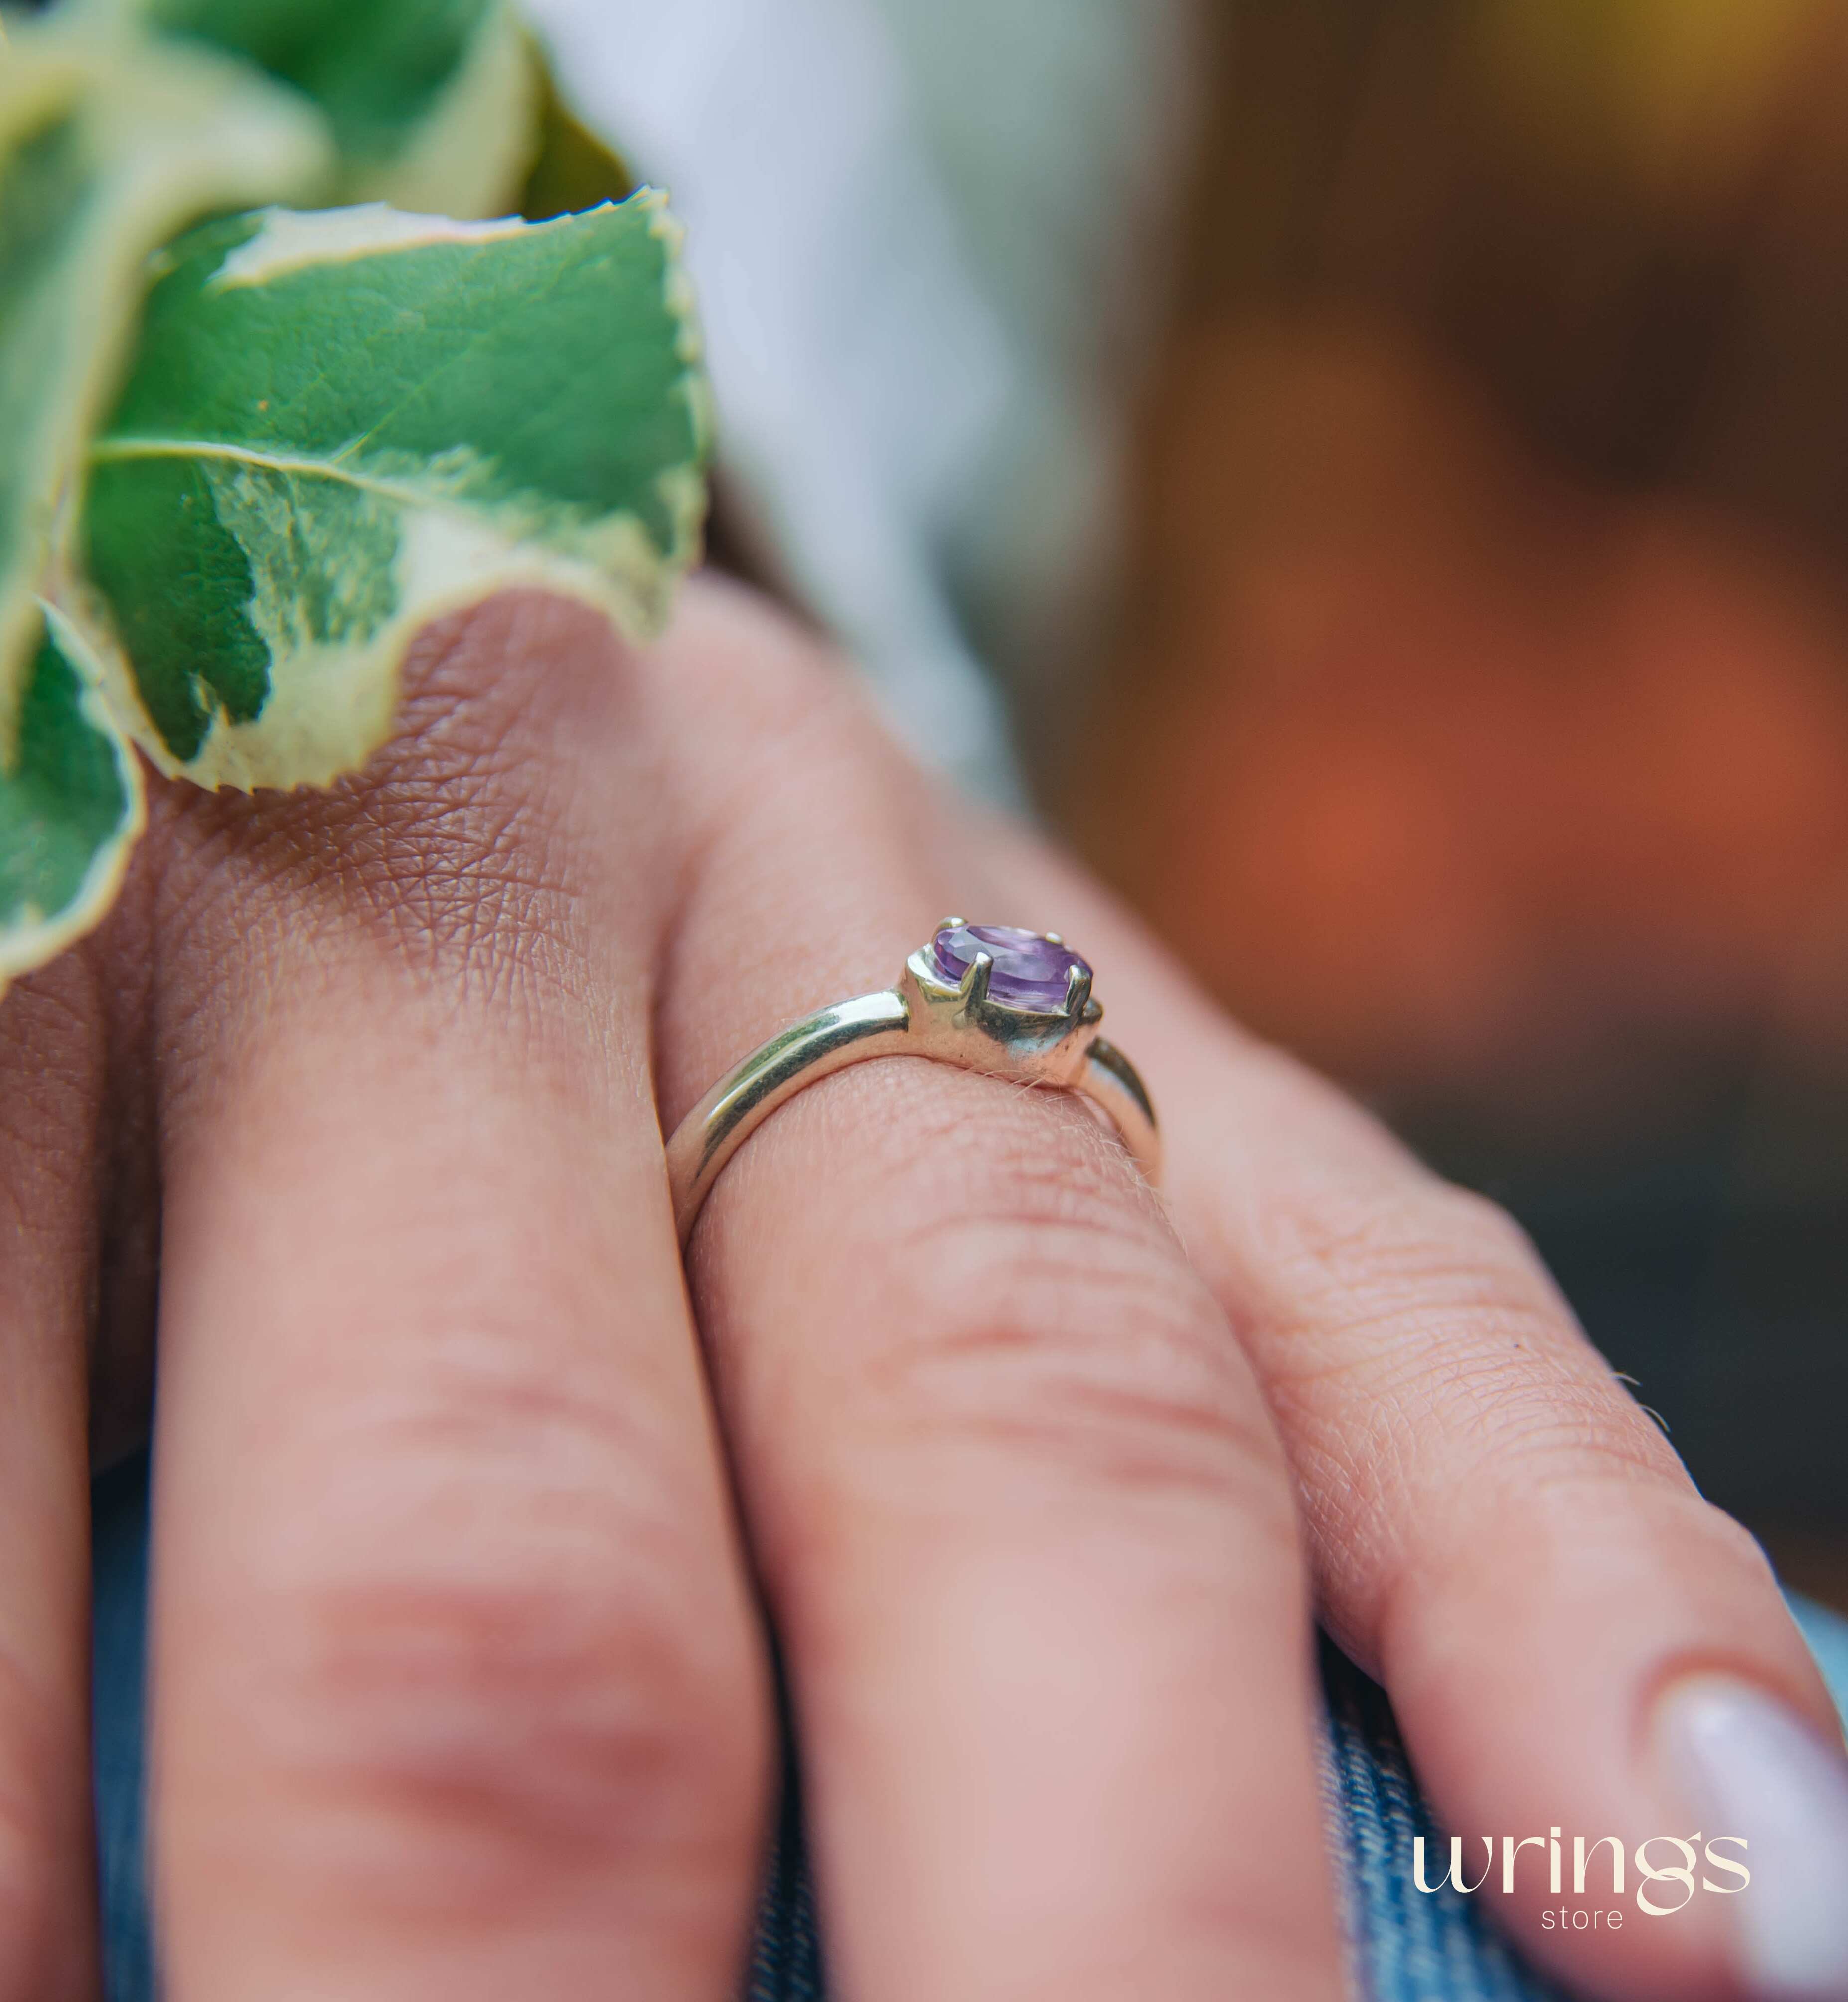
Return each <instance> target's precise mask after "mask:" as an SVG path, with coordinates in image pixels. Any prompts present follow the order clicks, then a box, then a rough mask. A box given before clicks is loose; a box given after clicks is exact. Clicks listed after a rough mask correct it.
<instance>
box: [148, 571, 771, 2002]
mask: <svg viewBox="0 0 1848 2002" xmlns="http://www.w3.org/2000/svg"><path fill="white" fill-rule="evenodd" d="M629 680H630V675H629V668H628V666H627V664H626V660H625V658H624V657H623V656H622V654H620V652H619V650H617V649H616V648H615V645H614V643H613V641H612V640H611V639H610V638H609V637H608V634H607V633H606V631H605V630H604V629H603V628H602V627H601V624H600V623H599V622H597V621H595V620H594V619H589V618H588V617H587V616H585V615H583V614H581V613H580V612H576V611H574V610H573V609H570V608H569V607H565V606H563V605H557V604H555V603H553V602H549V601H546V600H540V599H534V598H524V599H511V600H504V601H500V602H497V603H496V604H495V605H491V606H490V607H488V608H487V609H486V610H484V611H483V612H480V613H479V614H478V615H476V616H474V617H472V619H466V620H463V621H460V622H456V623H452V625H450V626H448V627H446V628H445V629H442V630H441V631H439V632H436V633H432V634H431V635H430V636H428V637H427V640H426V642H425V646H424V658H423V662H422V678H421V680H420V683H419V693H418V696H417V698H416V699H415V700H413V703H411V704H410V708H409V713H408V714H407V716H406V719H405V724H404V729H405V734H404V737H403V739H402V740H401V741H400V743H399V745H396V746H395V747H394V748H392V749H391V750H389V752H386V753H385V754H383V755H382V759H380V760H379V761H378V762H377V763H376V764H375V768H374V769H371V770H370V771H369V772H368V773H367V774H365V775H364V776H363V778H361V780H356V781H353V782H350V783H348V784H347V785H346V786H344V787H342V788H340V790H338V791H336V793H334V794H333V795H332V796H331V797H329V798H327V799H325V800H295V801H279V800H274V799H270V800H264V801H261V802H258V803H256V804H244V803H235V802H234V803H232V804H211V805H207V807H204V808H203V809H196V810H194V811H188V812H187V813H186V814H184V815H183V817H180V818H176V821H175V823H174V824H173V825H172V827H171V828H170V830H169V837H170V839H171V840H172V842H173V853H172V857H171V859H170V860H169V863H168V866H167V869H166V880H165V897H164V907H163V912H162V917H163V922H164V923H165V925H166V928H167V936H169V938H172V939H175V940H180V941H181V943H180V944H179V945H178V946H177V947H174V948H173V949H172V950H171V956H170V959H169V963H167V964H165V965H164V966H163V968H162V1004H161V1007H160V1010H159V1016H158V1019H157V1024H156V1033H157V1036H158V1038H159V1041H160V1045H161V1048H162V1062H163V1064H164V1066H165V1076H166V1091H165V1096H164V1100H163V1105H162V1126H163V1146H164V1162H165V1174H166V1272H165V1288H164V1299H163V1314H162V1392H161V1406H160V1412H159V1426H158V1433H157V1445H156V1467H157V1474H156V1483H155V1487H156V1495H155V1518H156V1519H155V1578H156V1586H157V1606H156V1610H155V1623H154V1639H153V1675H154V1713H155V1725H156V1730H157V1741H156V1748H155V1761H156V1763H155V1822H156V1831H157V1843H158V1854H159V1907H160V1914H161V1920H162V1926H163V1927H164V1939H165V1948H166V1958H167V1961H168V1965H169V1980H170V1986H171V1989H172V1991H173V1993H175V1994H176V1996H178V1997H180V1999H181V2002H211V1998H214V1997H239V1998H242V1997H249V1996H251V1995H256V1994H265V1993H287V1994H290V1995H299V1996H316V1997H320V1996H326V1997H335V1996H338V1997H349V1996H361V1995H363V1996H365V1997H378V1998H389V1997H418V1998H424V1997H431V1996H441V1997H445V2002H466V1998H469V1997H483V1998H486V1997H493V1998H497V2002H499V1998H503V1997H509V1996H532V1997H546V1998H547V2002H571V1998H573V1997H585V1998H590V1997H599V1998H600V1997H604V1996H606V1995H608V1994H609V1993H612V1992H620V1993H622V1994H623V1995H625V1996H633V1997H639V1998H647V1997H659V1998H663V2002H665V1998H668V1997H671V1998H673V2002H685V1999H686V1998H698V1997H713V1998H714V2002H718V1998H720V1997H727V1996H728V1995H729V1993H730V1991H731V1989H732V1986H733V1983H734V1979H735V1976H736V1970H737V1966H738V1965H739V1964H740V1963H741V1958H742V1955H743V1950H744V1926H745V1924H746V1920H747V1917H748V1903H749V1898H750V1893H751V1888H752V1883H753V1878H754V1874H755V1855H756V1849H757V1843H758V1833H759V1829H760V1827H761V1825H762V1812H763V1802H762V1792H763V1785H764V1767H765V1697H764V1687H763V1674H762V1665H761V1663H760V1662H759V1659H758V1644H757V1641H756V1638H755V1630H754V1627H753V1624H752V1621H751V1614H750V1610H749V1607H748V1601H747V1597H746V1593H745V1590H744V1584H743V1582H742V1575H741V1565H740V1563H739V1561H738V1557H737V1550H736V1548H735V1544H734V1536H733V1533H732V1531H731V1528H730V1522H729V1519H728V1514H727V1498H726V1495H725V1492H724V1485H723V1482H722V1480H721V1477H720V1474H719V1473H718V1471H717V1461H716V1458H715V1455H714V1453H713V1441H712V1435H711V1426H710V1418H709V1414H708V1412H707V1409H706V1404H705V1401H704V1395H703V1387H702V1384H701V1381H700V1377H699V1368H698V1363H697V1358H696V1350H695V1347H694V1345H693V1341H692V1334H691V1331H690V1327H689V1322H688V1320H687V1316H686V1309H685V1298H684V1293H683V1290H682V1284H681V1280H680V1275H679V1269H678V1257H677V1247H676V1246H675V1242H674V1239H673V1236H672V1232H671V1224H670V1221H669V1218H668V1209H667V1204H666V1198H665V1195H664V1189H663V1188H662V1184H661V1167H660V1142H659V1135H658V1132H657V1128H656V1125H655V1121H654V1109H653V1104H652V1100H651V1095H650V1089H649V1083H648V1072H647V1024H648V1002H649V963H650V955H651V953H652V950H653V947H654V938H655V936H656V933H657V929H658V923H659V916H658V913H657V910H656V909H655V906H654V898H655V896H656V895H657V890H656V888H655V886H656V885H657V884H659V883H660V882H661V881H663V880H664V878H665V877H667V875H668V874H669V873H670V872H669V868H668V864H667V863H666V862H665V861H664V845H663V844H664V837H663V836H662V835H661V834H660V833H659V832H658V831H657V824H656V818H655V816H656V812H657V805H658V802H657V800H656V798H655V789H654V787H653V786H652V782H651V780H650V773H649V771H648V768H647V758H648V753H647V748H646V747H645V746H644V745H641V744H640V741H639V740H638V739H637V738H636V734H635V733H634V731H633V729H632V727H631V725H632V724H633V715H632V713H631V710H630V706H629V700H628V696H627V693H626V691H627V689H628V685H629Z"/></svg>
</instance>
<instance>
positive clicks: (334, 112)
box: [77, 0, 538, 217]
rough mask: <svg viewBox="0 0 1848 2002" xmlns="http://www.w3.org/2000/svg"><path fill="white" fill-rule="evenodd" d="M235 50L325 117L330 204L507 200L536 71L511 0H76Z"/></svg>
mask: <svg viewBox="0 0 1848 2002" xmlns="http://www.w3.org/2000/svg"><path fill="white" fill-rule="evenodd" d="M77 4H78V5H82V6H85V7H87V8H88V9H89V11H90V12H92V14H93V15H95V16H99V17H113V18H117V19H121V18H124V17H127V18H130V19H135V20H138V21H141V22H144V23H147V24H148V26H152V27H154V28H155V29H158V30H161V31H162V32H164V33H167V34H169V35H173V36H177V37H186V38H187V39H189V40H193V41H195V42H201V43H205V44H211V46H213V47H217V48H219V49H223V50H226V51H229V52H231V53H232V54H235V55H239V56H242V57H244V58H247V59H248V60H249V61H251V62H253V63H256V64H257V65H259V66H260V67H261V68H263V69H264V70H267V72H269V73H270V75H272V76H274V77H276V78H280V79H281V81H282V82H285V83H288V84H292V85H294V86H295V88H296V89H298V90H300V91H302V92H305V93H306V95H307V96H309V97H311V98H312V99H314V101H315V102H316V104H318V105H319V106H320V108H321V110H323V112H324V113H326V117H327V120H328V122H329V124H330V125H331V126H332V127H333V134H334V138H335V140H336V143H337V144H338V145H339V148H340V159H341V162H342V171H341V176H340V183H339V186H338V187H337V189H336V190H335V191H334V196H335V198H336V200H340V201H387V202H391V203H393V204H396V206H398V207H399V208H406V209H417V208H431V209H440V210H441V211H442V212H443V213H444V214H445V215H456V216H465V217H475V216H485V215H500V214H503V213H504V212H505V211H507V209H509V208H511V207H513V206H514V202H515V201H516V199H517V197H518V191H519V188H520V185H521V181H522V180H523V179H524V178H525V173H526V171H527V169H528V166H530V164H531V162H532V156H533V152H534V144H535V141H534V127H535V96H536V92H537V89H538V79H537V77H536V75H535V65H534V61H533V57H532V51H531V50H530V48H529V47H528V44H527V42H526V40H525V35H524V33H522V31H521V27H520V25H519V23H518V19H517V18H516V16H515V14H514V9H513V7H512V5H511V0H77Z"/></svg>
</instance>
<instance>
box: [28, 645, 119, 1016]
mask: <svg viewBox="0 0 1848 2002" xmlns="http://www.w3.org/2000/svg"><path fill="white" fill-rule="evenodd" d="M35 610H36V613H37V623H36V626H35V628H34V631H33V638H32V643H31V647H30V662H29V664H28V667H27V670H26V675H25V680H24V685H23V689H22V691H21V695H20V699H19V703H18V705H17V709H16V717H15V726H14V730H13V733H12V746H11V748H10V750H9V752H8V754H7V755H5V757H4V758H0V992H3V991H4V989H5V985H6V982H8V980H9V979H10V978H12V977H13V976H14V975H16V974H19V973H24V972H29V971H31V969H32V968H34V967H38V966H42V965H44V963H45V962H46V961H47V960H49V959H51V958H54V957H56V955H57V954H59V953H61V952H62V951H63V950H64V949H65V947H66V946H68V945H69V944H71V943H72V942H73V941H74V940H76V939H78V938H81V937H82V936H83V934H84V933H85V932H87V931H89V929H91V927H92V926H94V925H95V924H96V922H97V921H98V919H100V918H101V917H102V916H103V913H104V912H106V911H107V909H109V907H110V905H111V904H112V903H113V902H114V901H115V895H116V891H117V889H118V888H120V884H121V881H122V872H123V870H124V868H125V867H127V861H128V856H129V852H130V850H131V849H132V848H133V847H134V843H135V839H136V837H137V835H139V833H140V832H141V811H142V807H141V766H140V765H139V764H138V762H137V761H136V759H135V755H134V752H133V750H131V748H130V747H129V745H128V743H127V741H126V739H124V737H123V736H122V734H121V733H120V731H118V730H117V728H116V727H115V724H114V723H113V721H112V720H111V719H110V714H109V711H108V709H107V707H106V706H105V704H104V702H103V697H102V695H101V693H100V692H99V689H98V688H97V686H96V663H95V661H93V660H92V657H90V656H89V654H88V653H87V652H86V650H85V647H84V646H83V643H82V640H81V639H80V638H79V637H78V635H77V634H76V633H74V632H73V631H72V630H71V628H70V626H68V625H67V624H66V623H65V621H64V620H62V619H60V618H59V617H58V615H57V614H56V613H55V612H49V613H48V612H45V611H44V610H43V609H37V608H35Z"/></svg>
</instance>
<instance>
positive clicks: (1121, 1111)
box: [667, 989, 1161, 1245]
mask: <svg viewBox="0 0 1848 2002" xmlns="http://www.w3.org/2000/svg"><path fill="white" fill-rule="evenodd" d="M887 1056H913V1057H926V1058H932V1059H935V1060H936V1061H937V1062H954V1059H953V1058H949V1057H946V1056H945V1055H944V1054H943V1052H942V1051H941V1050H933V1049H927V1048H924V1047H923V1046H922V1045H921V1044H920V1042H919V1040H918V1039H917V1038H915V1036H913V1035H912V1034H911V1024H910V1017H909V1013H908V1010H907V1008H906V1006H905V1000H904V998H903V997H902V996H901V995H900V994H898V992H895V991H894V990H890V989H887V990H883V991H881V992H879V993H877V994H862V995H860V996H857V997H856V999H853V1000H851V1001H841V1002H837V1003H835V1005H834V1006H832V1007H828V1008H821V1009H818V1010H816V1012H815V1013H814V1014H812V1015H809V1016H806V1017H804V1019H803V1020H801V1021H800V1022H797V1023H794V1024H792V1025H791V1026H790V1027H789V1028H786V1029H785V1030H783V1031H782V1032H781V1033H780V1034H778V1035H775V1036H772V1038H770V1040H769V1041H768V1042H767V1043H765V1044H764V1045H762V1046H761V1047H760V1048H758V1049H755V1050H753V1051H752V1052H751V1055H749V1056H748V1057H746V1058H745V1059H744V1062H742V1063H740V1064H738V1065H737V1066H734V1068H733V1069H731V1070H730V1071H728V1072H727V1073H726V1075H725V1076H724V1077H722V1078H720V1080H719V1081H718V1083H717V1084H715V1085H714V1086H713V1088H712V1089H711V1090H710V1091H709V1092H708V1093H706V1096H705V1097H703V1099H701V1100H700V1101H699V1104H697V1105H696V1106H695V1107H693V1109H692V1111H690V1112H689V1113H688V1114H687V1115H686V1117H685V1118H684V1119H682V1121H681V1122H680V1124H679V1125H678V1126H677V1127H675V1129H674V1133H673V1136H672V1138H671V1139H669V1141H668V1149H667V1151H668V1184H669V1186H670V1188H671V1190H672V1191H673V1197H674V1221H675V1227H676V1229H678V1231H679V1233H680V1241H681V1243H682V1244H683V1245H684V1244H685V1243H686V1241H687V1240H688V1239H689V1237H690V1236H692V1231H693V1226H694V1224H695V1222H696V1221H697V1220H698V1218H699V1212H700V1209H701V1208H702V1207H703V1205H704V1203H705V1202H706V1198H707V1196H709V1195H710V1194H711V1193H712V1190H713V1184H714V1183H715V1182H717V1181H718V1179H719V1177H720V1175H721V1174H723V1173H724V1170H725V1165H726V1163H727V1162H728V1161H729V1160H730V1159H731V1157H732V1156H733V1155H734V1154H735V1153H737V1150H738V1149H739V1148H740V1147H741V1146H743V1145H744V1142H745V1141H746V1140H748V1139H749V1138H750V1137H751V1135H752V1134H753V1133H754V1132H756V1130H757V1129H758V1127H759V1126H761V1125H762V1124H763V1122H764V1121H765V1120H766V1119H768V1118H769V1116H770V1114H772V1112H774V1111H776V1109H777V1108H778V1107H779V1106H782V1105H785V1104H787V1103H788V1102H789V1100H790V1099H792V1098H793V1097H795V1096H796V1094H797V1092H799V1091H804V1090H807V1087H808V1086H810V1085H811V1084H815V1083H819V1082H820V1081H821V1079H823V1078H825V1077H828V1076H832V1074H833V1073H834V1072H835V1071H837V1070H844V1069H846V1067H847V1066H848V1065H849V1064H855V1063H862V1062H866V1061H868V1060H870V1059H872V1058H874V1057H887ZM968 1068H970V1069H976V1068H978V1066H974V1065H971V1066H968ZM1072 1088H1073V1089H1074V1090H1079V1091H1081V1092H1083V1093H1084V1095H1085V1096H1086V1097H1087V1098H1089V1099H1090V1100H1091V1101H1092V1103H1093V1104H1095V1105H1096V1106H1097V1107H1098V1109H1099V1110H1100V1111H1102V1112H1103V1114H1104V1116H1105V1117H1106V1118H1107V1119H1108V1120H1109V1121H1110V1122H1111V1125H1113V1126H1114V1127H1115V1128H1116V1130H1117V1132H1118V1134H1120V1135H1121V1137H1122V1139H1123V1142H1124V1146H1127V1147H1128V1149H1129V1151H1130V1153H1131V1154H1132V1155H1134V1156H1135V1160H1136V1162H1137V1163H1138V1166H1139V1167H1141V1169H1142V1172H1143V1174H1145V1176H1146V1177H1148V1178H1149V1181H1151V1182H1153V1181H1156V1180H1157V1179H1158V1178H1159V1174H1160V1168H1161V1142H1160V1139H1159V1135H1158V1134H1157V1132H1156V1122H1155V1111H1154V1108H1153V1107H1152V1105H1151V1104H1150V1103H1149V1093H1148V1092H1147V1090H1145V1087H1144V1086H1143V1083H1142V1079H1141V1078H1140V1077H1139V1076H1137V1074H1136V1070H1135V1066H1134V1065H1133V1064H1132V1063H1131V1062H1130V1061H1129V1059H1128V1058H1127V1057H1126V1056H1124V1054H1123V1052H1121V1050H1119V1049H1118V1048H1117V1047H1116V1045H1114V1044H1113V1043H1108V1042H1106V1041H1104V1038H1102V1037H1101V1036H1100V1037H1099V1038H1097V1040H1096V1041H1094V1042H1093V1044H1092V1045H1091V1046H1090V1050H1089V1051H1088V1052H1086V1062H1085V1065H1084V1068H1083V1071H1082V1072H1080V1073H1079V1076H1078V1077H1077V1078H1076V1079H1075V1080H1074V1082H1073V1086H1072Z"/></svg>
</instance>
